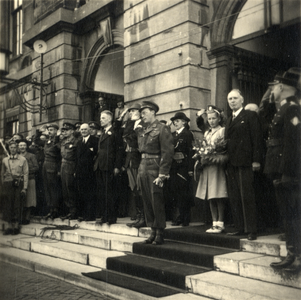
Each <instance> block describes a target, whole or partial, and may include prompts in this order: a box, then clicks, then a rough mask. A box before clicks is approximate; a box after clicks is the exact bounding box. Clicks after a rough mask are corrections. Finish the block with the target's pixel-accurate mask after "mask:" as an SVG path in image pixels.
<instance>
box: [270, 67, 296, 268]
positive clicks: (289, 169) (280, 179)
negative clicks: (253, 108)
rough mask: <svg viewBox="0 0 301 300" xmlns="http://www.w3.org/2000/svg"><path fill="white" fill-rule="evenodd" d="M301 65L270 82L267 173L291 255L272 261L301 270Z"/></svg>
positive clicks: (281, 266) (279, 74) (274, 265)
mask: <svg viewBox="0 0 301 300" xmlns="http://www.w3.org/2000/svg"><path fill="white" fill-rule="evenodd" d="M300 75H301V69H300V68H290V69H289V70H288V71H286V72H280V73H278V74H277V75H276V77H275V79H274V81H273V82H271V83H270V84H269V85H270V87H271V89H272V91H271V93H272V97H271V100H272V101H271V102H275V104H276V109H277V112H276V113H275V115H274V119H273V121H272V124H271V125H270V132H269V138H268V140H267V154H266V162H265V169H264V172H265V173H266V174H268V175H269V176H270V177H271V178H272V179H273V183H274V186H275V192H276V197H277V201H278V203H280V206H281V207H280V209H283V210H284V212H285V214H284V218H285V220H284V221H285V235H286V248H287V256H286V258H285V259H284V260H283V261H281V262H273V263H271V267H273V268H274V269H284V270H285V271H287V272H298V271H300V270H301V222H300V218H301V196H300V195H301V193H300V175H301V174H300V173H301V168H300V157H301V149H300V148H301V147H300V142H301V140H300V138H301V137H300V132H301V126H300V104H299V99H298V98H297V97H296V94H297V93H300Z"/></svg>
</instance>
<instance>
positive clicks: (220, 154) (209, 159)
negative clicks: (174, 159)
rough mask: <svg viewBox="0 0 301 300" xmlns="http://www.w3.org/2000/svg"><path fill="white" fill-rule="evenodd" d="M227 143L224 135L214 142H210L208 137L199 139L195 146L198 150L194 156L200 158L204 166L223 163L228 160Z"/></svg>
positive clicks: (194, 148)
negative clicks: (207, 139)
mask: <svg viewBox="0 0 301 300" xmlns="http://www.w3.org/2000/svg"><path fill="white" fill-rule="evenodd" d="M226 145H227V141H226V140H224V139H223V138H222V137H221V138H219V139H217V140H216V141H215V142H214V143H213V144H209V143H208V142H207V141H206V139H203V140H198V139H197V140H196V141H195V145H194V147H193V150H195V152H196V153H195V154H194V156H193V158H194V159H196V160H198V161H199V162H200V164H201V165H202V166H205V165H209V164H220V165H223V164H225V163H226V162H227V161H228V154H227V150H226Z"/></svg>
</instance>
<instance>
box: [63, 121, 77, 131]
mask: <svg viewBox="0 0 301 300" xmlns="http://www.w3.org/2000/svg"><path fill="white" fill-rule="evenodd" d="M70 129H72V130H75V126H74V125H73V124H71V123H67V122H66V123H63V127H62V128H61V130H70Z"/></svg>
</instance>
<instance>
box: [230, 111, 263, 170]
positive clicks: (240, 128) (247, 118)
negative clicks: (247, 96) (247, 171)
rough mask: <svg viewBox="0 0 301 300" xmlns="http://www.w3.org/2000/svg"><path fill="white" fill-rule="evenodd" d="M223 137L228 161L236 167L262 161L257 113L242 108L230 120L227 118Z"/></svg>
mask: <svg viewBox="0 0 301 300" xmlns="http://www.w3.org/2000/svg"><path fill="white" fill-rule="evenodd" d="M225 139H226V140H227V149H228V154H229V162H230V163H231V164H232V165H233V166H236V167H251V166H252V163H253V162H259V163H262V160H263V138H262V132H261V127H260V122H259V118H258V115H257V114H256V113H255V112H253V111H247V110H244V109H242V111H241V112H240V113H239V115H238V116H237V117H236V118H235V119H234V120H233V121H232V118H229V119H228V120H227V123H226V128H225Z"/></svg>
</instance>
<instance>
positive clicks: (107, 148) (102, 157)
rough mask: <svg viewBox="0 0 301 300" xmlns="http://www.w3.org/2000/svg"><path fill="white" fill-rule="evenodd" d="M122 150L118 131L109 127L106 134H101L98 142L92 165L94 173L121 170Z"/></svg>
mask: <svg viewBox="0 0 301 300" xmlns="http://www.w3.org/2000/svg"><path fill="white" fill-rule="evenodd" d="M123 153H124V148H123V141H122V137H121V134H120V131H119V130H116V129H114V128H113V127H111V128H110V129H109V130H108V132H107V133H105V132H103V134H102V135H101V136H100V138H99V141H98V151H97V156H96V160H95V163H94V171H96V170H97V169H99V170H101V171H113V170H114V169H115V168H117V169H121V167H122V158H123Z"/></svg>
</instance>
